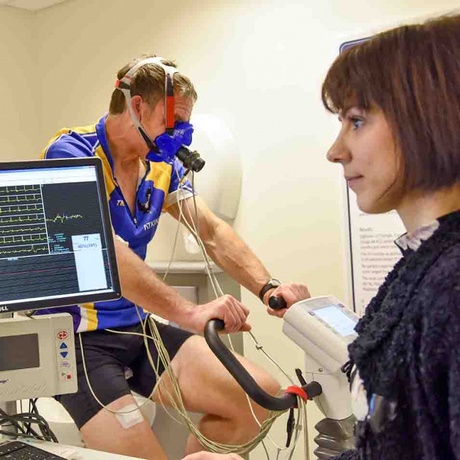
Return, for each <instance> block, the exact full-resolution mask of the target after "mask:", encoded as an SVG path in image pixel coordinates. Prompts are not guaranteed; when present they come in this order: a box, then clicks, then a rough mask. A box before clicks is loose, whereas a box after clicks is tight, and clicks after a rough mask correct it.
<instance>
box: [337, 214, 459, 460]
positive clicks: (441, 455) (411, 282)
mask: <svg viewBox="0 0 460 460" xmlns="http://www.w3.org/2000/svg"><path fill="white" fill-rule="evenodd" d="M438 221H439V223H440V226H439V227H438V229H437V230H436V231H435V232H434V234H433V235H432V236H431V237H430V238H429V239H428V240H426V241H424V242H423V243H422V244H421V246H420V247H419V248H418V249H417V250H416V251H412V250H407V251H403V257H402V259H401V260H400V261H399V262H398V263H397V264H396V265H395V267H394V269H393V270H392V271H391V272H390V273H389V275H388V276H387V278H386V279H385V282H384V283H383V285H382V286H381V287H380V289H379V291H378V293H377V295H376V296H375V297H374V298H373V299H372V301H371V302H370V304H369V306H368V307H367V310H366V314H365V315H364V317H363V318H362V319H361V320H360V321H359V323H358V325H357V327H356V330H357V332H358V338H357V339H356V340H355V341H354V342H353V343H352V344H351V345H350V347H349V352H350V358H351V361H352V362H354V363H355V365H356V367H357V368H358V369H359V374H360V376H361V379H362V381H363V384H364V387H365V389H366V392H367V395H368V399H370V397H371V395H372V394H378V395H381V396H383V397H384V398H385V400H387V401H392V402H393V403H394V406H395V407H396V409H395V411H394V413H393V415H394V416H393V417H390V418H389V419H387V420H386V422H385V423H384V426H383V429H381V430H374V429H372V426H371V425H370V423H366V422H364V423H361V424H360V425H361V426H360V427H358V428H359V429H358V430H357V442H356V446H357V449H356V450H353V451H347V452H345V453H343V454H342V455H340V456H339V457H336V458H337V460H338V459H340V460H355V459H360V460H406V459H407V460H410V459H414V460H415V459H416V460H449V459H460V211H457V212H454V213H452V214H448V215H446V216H443V217H441V218H439V219H438Z"/></svg>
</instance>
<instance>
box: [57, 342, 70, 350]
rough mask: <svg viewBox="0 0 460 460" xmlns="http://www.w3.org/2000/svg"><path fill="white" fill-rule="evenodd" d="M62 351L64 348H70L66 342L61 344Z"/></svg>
mask: <svg viewBox="0 0 460 460" xmlns="http://www.w3.org/2000/svg"><path fill="white" fill-rule="evenodd" d="M59 348H60V349H61V350H62V349H64V348H69V347H68V346H67V345H66V343H65V342H62V343H61V346H60V347H59Z"/></svg>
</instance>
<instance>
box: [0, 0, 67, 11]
mask: <svg viewBox="0 0 460 460" xmlns="http://www.w3.org/2000/svg"><path fill="white" fill-rule="evenodd" d="M65 1H66V0H0V6H13V7H15V8H21V9H23V10H29V11H37V10H41V9H43V8H48V7H49V6H53V5H57V4H58V3H62V2H65Z"/></svg>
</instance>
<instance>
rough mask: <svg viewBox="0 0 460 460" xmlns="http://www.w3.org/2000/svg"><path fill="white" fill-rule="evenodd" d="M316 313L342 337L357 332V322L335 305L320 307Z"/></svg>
mask: <svg viewBox="0 0 460 460" xmlns="http://www.w3.org/2000/svg"><path fill="white" fill-rule="evenodd" d="M314 313H315V315H316V316H318V317H319V318H320V319H322V320H323V321H324V322H325V323H326V324H327V325H328V326H330V327H331V328H332V329H334V331H336V332H337V333H338V334H339V335H340V336H342V337H345V336H347V335H350V334H353V333H354V332H355V326H356V323H355V322H354V321H353V320H352V319H351V318H350V317H349V316H347V315H346V314H345V313H343V312H342V311H341V310H340V308H338V307H336V306H334V305H331V306H327V307H323V308H318V309H316V310H314Z"/></svg>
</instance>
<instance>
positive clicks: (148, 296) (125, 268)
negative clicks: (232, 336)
mask: <svg viewBox="0 0 460 460" xmlns="http://www.w3.org/2000/svg"><path fill="white" fill-rule="evenodd" d="M115 248H116V253H117V264H118V270H119V273H120V282H121V290H122V294H123V296H124V297H126V298H127V299H129V300H131V302H134V303H135V304H136V305H139V306H141V307H142V308H144V309H145V310H148V311H150V312H152V313H155V314H157V315H159V316H161V317H162V318H165V319H168V320H171V321H173V322H175V323H177V324H179V325H180V326H181V327H183V328H185V329H188V330H190V331H193V332H203V330H204V326H205V325H206V322H207V321H209V320H210V319H213V318H218V319H222V320H223V321H224V323H225V331H226V332H236V331H239V330H249V329H250V327H249V325H248V324H246V318H247V316H248V314H249V310H248V309H247V308H246V307H245V306H244V305H242V304H241V303H240V302H239V301H237V300H236V299H235V298H233V297H232V296H229V295H227V296H223V297H220V298H219V299H216V300H213V301H211V302H208V303H207V304H204V305H198V306H197V305H194V304H193V303H191V302H189V301H187V300H186V299H184V298H183V297H181V296H180V295H179V294H177V292H176V291H175V290H174V289H172V288H171V287H169V286H168V285H166V284H165V283H163V282H162V281H161V280H160V279H159V278H158V276H157V275H156V274H155V272H154V271H153V270H152V269H151V268H150V267H149V266H148V265H147V264H146V263H145V262H144V261H143V260H142V259H140V258H139V257H138V256H137V254H135V253H134V252H133V251H132V250H131V249H130V248H129V247H128V246H127V245H126V244H125V243H123V242H121V241H119V240H117V239H116V240H115Z"/></svg>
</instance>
